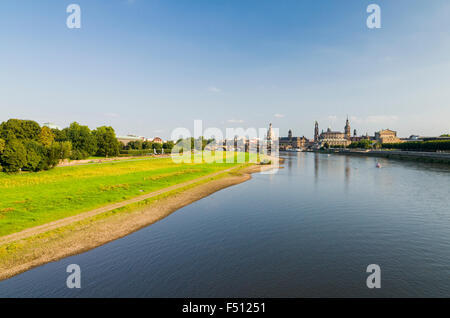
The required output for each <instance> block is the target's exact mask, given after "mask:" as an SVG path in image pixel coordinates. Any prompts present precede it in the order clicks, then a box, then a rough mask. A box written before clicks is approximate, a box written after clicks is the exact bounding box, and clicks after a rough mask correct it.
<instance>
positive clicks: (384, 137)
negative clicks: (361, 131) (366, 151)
mask: <svg viewBox="0 0 450 318" xmlns="http://www.w3.org/2000/svg"><path fill="white" fill-rule="evenodd" d="M375 140H376V141H377V142H379V143H381V144H394V143H398V142H401V140H400V138H398V137H397V132H396V131H393V130H390V129H384V130H380V131H378V132H376V133H375Z"/></svg>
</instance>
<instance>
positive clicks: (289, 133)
mask: <svg viewBox="0 0 450 318" xmlns="http://www.w3.org/2000/svg"><path fill="white" fill-rule="evenodd" d="M288 138H289V140H291V139H292V130H291V129H289V132H288Z"/></svg>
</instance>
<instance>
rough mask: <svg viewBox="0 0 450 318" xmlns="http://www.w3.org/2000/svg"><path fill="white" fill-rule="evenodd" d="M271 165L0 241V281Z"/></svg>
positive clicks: (99, 243)
mask: <svg viewBox="0 0 450 318" xmlns="http://www.w3.org/2000/svg"><path fill="white" fill-rule="evenodd" d="M274 167H278V166H277V165H276V166H275V165H257V164H253V165H245V166H238V167H236V169H233V170H231V171H229V172H224V173H223V174H220V175H218V176H215V177H212V178H210V179H206V180H203V181H199V182H198V183H193V184H191V185H188V186H186V187H182V188H179V189H176V190H173V191H170V192H167V193H164V194H161V195H159V196H155V197H152V198H150V199H147V200H143V201H140V202H137V203H134V204H130V205H127V206H125V207H121V208H118V209H115V210H112V211H108V212H105V213H102V214H99V215H96V216H93V217H90V218H86V219H84V220H81V221H77V222H74V223H72V224H70V225H65V226H62V227H60V228H57V229H52V230H50V231H48V232H45V233H41V234H38V235H34V236H30V237H27V238H23V239H18V240H16V241H14V242H9V243H6V244H3V245H0V281H2V280H6V279H8V278H11V277H13V276H16V275H18V274H21V273H23V272H25V271H28V270H30V269H32V268H35V267H38V266H41V265H44V264H46V263H49V262H54V261H58V260H60V259H63V258H66V257H69V256H73V255H77V254H80V253H83V252H87V251H89V250H92V249H94V248H96V247H99V246H102V245H104V244H107V243H109V242H112V241H114V240H117V239H120V238H122V237H125V236H127V235H129V234H132V233H134V232H136V231H139V230H140V229H142V228H144V227H147V226H149V225H151V224H154V223H156V222H158V221H160V220H162V219H164V218H166V217H167V216H169V215H171V214H172V213H174V212H176V211H177V210H179V209H180V208H182V207H184V206H187V205H189V204H191V203H193V202H195V201H198V200H200V199H202V198H205V197H207V196H209V195H211V194H213V193H215V192H217V191H220V190H222V189H225V188H227V187H230V186H233V185H237V184H240V183H242V182H245V181H247V180H249V179H250V178H251V174H253V173H258V172H261V171H263V170H269V169H273V168H274Z"/></svg>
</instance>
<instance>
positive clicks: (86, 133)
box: [63, 122, 97, 160]
mask: <svg viewBox="0 0 450 318" xmlns="http://www.w3.org/2000/svg"><path fill="white" fill-rule="evenodd" d="M63 131H64V133H65V135H66V136H67V140H68V141H70V142H71V143H72V149H73V151H72V156H71V159H74V160H78V159H86V158H87V157H89V156H92V155H94V154H95V153H96V152H97V140H96V138H95V136H94V135H93V134H92V133H91V130H90V129H89V127H88V126H81V125H80V124H78V123H76V122H74V123H72V124H70V126H69V127H68V128H64V129H63Z"/></svg>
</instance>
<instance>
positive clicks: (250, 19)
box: [0, 0, 450, 139]
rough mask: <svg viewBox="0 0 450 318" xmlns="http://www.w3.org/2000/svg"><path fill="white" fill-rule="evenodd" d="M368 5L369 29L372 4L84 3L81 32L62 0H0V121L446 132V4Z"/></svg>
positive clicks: (151, 130)
mask: <svg viewBox="0 0 450 318" xmlns="http://www.w3.org/2000/svg"><path fill="white" fill-rule="evenodd" d="M376 2H377V3H378V4H379V5H380V7H381V9H382V21H383V23H382V28H381V29H378V30H371V29H368V28H367V27H366V25H365V20H366V18H367V16H368V14H367V13H366V7H367V5H368V4H370V3H371V2H370V1H348V2H346V3H336V2H333V1H325V0H324V1H320V2H317V1H303V2H301V3H299V2H298V1H285V2H283V3H282V4H280V3H274V2H268V1H247V2H238V1H214V2H210V1H192V2H189V3H184V2H179V1H164V2H160V1H145V2H144V1H139V0H134V1H126V0H117V1H109V2H106V1H85V0H80V1H77V3H78V4H79V5H80V7H81V10H82V11H81V12H82V15H81V16H82V21H83V22H82V28H81V29H79V30H70V29H68V28H67V27H66V25H65V19H66V17H67V13H66V7H67V5H68V4H69V2H67V3H66V2H61V3H58V4H57V5H55V3H54V2H53V1H49V0H46V1H41V2H39V4H36V3H33V2H32V1H16V2H2V3H1V4H0V21H1V23H2V26H3V28H1V29H0V36H1V37H2V38H3V39H4V40H5V41H7V42H8V46H6V47H5V48H4V49H2V51H1V52H0V60H1V61H2V64H3V65H2V69H3V70H4V74H8V76H3V77H1V79H0V81H1V82H0V84H1V85H0V110H1V111H0V121H6V120H7V119H9V118H21V119H32V120H35V121H37V122H39V123H40V124H42V123H45V122H52V123H55V124H57V125H59V126H61V127H66V126H68V125H69V124H70V123H71V122H73V121H77V122H79V123H81V124H86V125H88V126H90V127H91V128H93V127H98V126H102V125H109V126H112V127H113V128H115V130H116V132H117V134H118V135H126V134H136V135H143V136H148V137H152V136H159V137H162V138H164V139H169V138H170V134H171V131H172V130H173V129H175V128H176V127H186V128H189V129H191V127H192V126H193V122H194V120H196V119H202V120H203V122H204V126H205V127H218V128H220V129H222V130H225V128H226V127H244V128H245V127H266V126H267V124H268V123H269V122H272V123H273V124H274V127H278V128H279V129H280V134H281V135H287V132H288V130H289V129H292V130H293V131H294V134H295V135H298V136H303V135H305V136H306V137H308V138H311V137H312V135H313V125H314V121H316V120H317V121H318V122H319V124H320V127H321V130H322V129H324V130H326V129H327V128H328V127H329V126H330V127H331V128H332V129H333V130H342V129H343V127H344V125H343V123H345V118H346V116H347V114H348V115H349V120H350V122H351V124H352V130H353V129H357V131H358V134H361V135H362V134H366V133H368V134H369V135H372V134H373V133H374V132H375V131H379V130H381V129H384V128H390V129H394V130H396V131H398V134H399V136H402V137H408V136H410V135H413V134H419V135H427V136H428V135H429V136H433V135H434V136H435V135H440V134H446V133H449V131H448V128H449V122H448V118H450V107H448V103H449V101H450V93H449V92H448V90H447V89H446V87H448V86H449V85H450V77H449V75H448V74H450V58H449V56H450V55H449V53H450V35H449V34H448V32H445V31H444V30H448V29H449V26H450V25H449V24H450V21H448V19H447V18H446V17H447V16H448V15H449V14H450V4H448V2H446V1H441V0H438V1H434V2H433V3H425V2H422V3H418V2H416V3H411V2H410V1H409V2H408V1H396V2H395V3H392V2H389V1H376ZM19 3H20V5H18V4H19ZM324 7H327V8H328V10H324ZM200 12H201V13H200ZM267 21H270V22H271V23H267ZM431 48H432V49H431Z"/></svg>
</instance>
